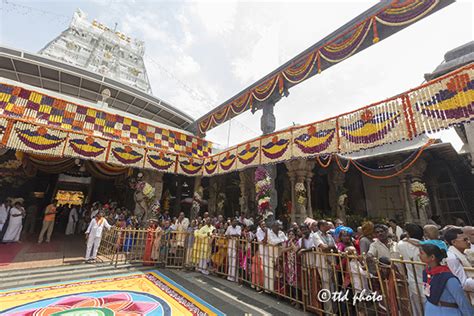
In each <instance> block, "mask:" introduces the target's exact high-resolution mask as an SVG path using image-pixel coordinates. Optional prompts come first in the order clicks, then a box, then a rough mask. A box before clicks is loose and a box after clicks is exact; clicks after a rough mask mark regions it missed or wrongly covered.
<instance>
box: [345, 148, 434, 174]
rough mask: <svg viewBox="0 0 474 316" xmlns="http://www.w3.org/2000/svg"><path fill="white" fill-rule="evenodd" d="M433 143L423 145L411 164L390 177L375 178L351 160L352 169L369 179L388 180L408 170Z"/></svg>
mask: <svg viewBox="0 0 474 316" xmlns="http://www.w3.org/2000/svg"><path fill="white" fill-rule="evenodd" d="M434 142H435V141H434V139H430V140H429V141H428V142H427V143H426V144H425V145H423V146H422V147H421V148H420V150H419V151H418V153H417V155H416V157H415V159H413V161H412V162H410V163H409V164H408V165H406V166H405V167H403V168H402V169H400V170H398V171H397V172H395V173H394V174H391V175H385V176H376V175H372V174H369V173H368V172H366V171H364V170H363V169H362V168H361V167H359V165H358V164H357V163H356V162H355V161H353V160H351V161H352V164H353V165H354V167H356V168H357V170H359V171H360V172H361V173H362V174H363V175H365V176H367V177H369V178H372V179H378V180H380V179H390V178H393V177H396V176H398V175H399V174H401V173H403V172H405V171H406V170H407V169H408V168H410V167H411V166H413V164H414V163H415V162H416V161H417V160H418V158H420V156H421V154H422V153H423V151H425V149H426V148H428V147H429V146H431V145H432V144H433V143H434Z"/></svg>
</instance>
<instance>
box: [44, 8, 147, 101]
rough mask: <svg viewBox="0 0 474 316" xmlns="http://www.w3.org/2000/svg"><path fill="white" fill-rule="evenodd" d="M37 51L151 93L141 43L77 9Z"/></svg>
mask: <svg viewBox="0 0 474 316" xmlns="http://www.w3.org/2000/svg"><path fill="white" fill-rule="evenodd" d="M39 53H40V54H41V55H44V56H47V57H51V58H54V59H58V60H61V61H63V62H66V63H69V64H72V65H74V66H77V67H81V68H84V69H87V70H90V71H93V72H96V73H100V74H102V75H104V76H106V77H109V78H111V79H115V80H117V81H120V82H122V83H124V84H126V85H128V86H132V87H135V88H137V89H139V90H142V91H144V92H146V93H148V94H151V88H150V83H149V81H148V76H147V73H146V69H145V64H144V62H143V55H144V54H145V45H144V43H143V42H142V41H139V40H137V39H133V38H130V37H128V36H126V35H125V34H123V33H120V32H118V31H116V30H113V29H110V28H108V27H107V26H105V25H103V24H101V23H99V22H97V21H96V20H94V21H93V22H89V21H87V19H86V14H85V13H84V12H82V11H81V10H80V9H78V10H77V11H76V12H75V13H74V16H73V18H72V21H71V24H70V25H69V28H67V29H66V30H65V31H63V32H62V33H61V34H60V35H59V36H58V37H56V38H55V39H54V40H52V41H51V42H49V43H48V44H47V45H46V46H45V47H44V48H43V49H41V50H40V52H39Z"/></svg>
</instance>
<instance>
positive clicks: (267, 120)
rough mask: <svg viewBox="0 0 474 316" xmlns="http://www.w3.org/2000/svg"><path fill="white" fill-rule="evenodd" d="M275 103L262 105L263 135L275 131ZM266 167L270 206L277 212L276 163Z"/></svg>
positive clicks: (261, 122) (261, 121) (272, 210)
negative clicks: (269, 179) (269, 181)
mask: <svg viewBox="0 0 474 316" xmlns="http://www.w3.org/2000/svg"><path fill="white" fill-rule="evenodd" d="M274 106H275V104H274V103H272V102H270V101H268V102H266V103H264V104H263V105H262V112H263V113H262V118H261V119H260V128H261V130H262V132H263V135H266V134H270V133H272V132H274V131H275V128H276V125H275V115H274V114H273V108H274ZM265 169H267V172H268V174H269V176H270V178H271V194H270V208H271V212H273V214H275V209H276V207H277V203H278V195H277V190H276V189H275V178H276V176H277V169H276V165H266V166H265Z"/></svg>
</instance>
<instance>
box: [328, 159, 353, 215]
mask: <svg viewBox="0 0 474 316" xmlns="http://www.w3.org/2000/svg"><path fill="white" fill-rule="evenodd" d="M328 177H329V205H330V206H331V209H332V211H333V213H334V212H335V214H336V216H337V217H338V218H340V219H342V220H343V221H346V210H345V209H344V207H340V206H339V195H340V194H341V192H342V191H343V189H344V183H345V181H346V174H345V173H344V172H342V171H341V170H339V168H338V167H337V166H336V165H335V164H332V165H331V167H330V169H329V174H328ZM348 198H350V194H348Z"/></svg>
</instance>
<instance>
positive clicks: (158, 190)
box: [142, 170, 163, 200]
mask: <svg viewBox="0 0 474 316" xmlns="http://www.w3.org/2000/svg"><path fill="white" fill-rule="evenodd" d="M142 173H143V179H144V180H145V181H146V182H148V183H149V184H150V185H151V186H152V187H153V188H155V197H156V199H158V200H161V196H162V194H163V172H159V171H154V170H143V171H142Z"/></svg>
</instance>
